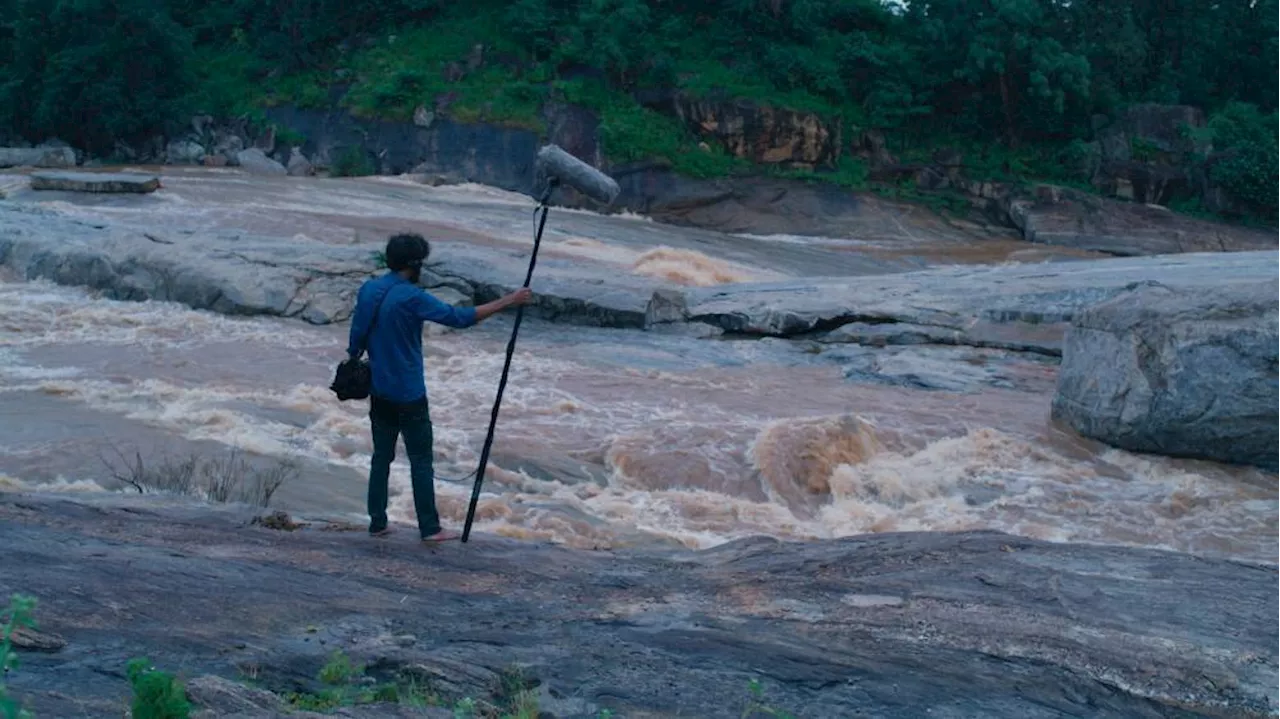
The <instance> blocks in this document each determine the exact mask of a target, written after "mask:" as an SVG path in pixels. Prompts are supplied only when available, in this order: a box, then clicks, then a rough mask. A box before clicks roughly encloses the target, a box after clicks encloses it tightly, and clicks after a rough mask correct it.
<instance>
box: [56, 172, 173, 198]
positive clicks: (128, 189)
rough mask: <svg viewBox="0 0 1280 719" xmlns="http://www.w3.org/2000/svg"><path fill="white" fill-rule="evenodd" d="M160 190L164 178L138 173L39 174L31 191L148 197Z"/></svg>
mask: <svg viewBox="0 0 1280 719" xmlns="http://www.w3.org/2000/svg"><path fill="white" fill-rule="evenodd" d="M159 188H160V178H158V177H156V176H155V175H144V174H141V173H136V172H52V171H49V172H36V173H32V175H31V189H33V190H48V191H61V192H101V193H130V194H143V195H145V194H147V193H151V192H155V191H156V190H158V189H159Z"/></svg>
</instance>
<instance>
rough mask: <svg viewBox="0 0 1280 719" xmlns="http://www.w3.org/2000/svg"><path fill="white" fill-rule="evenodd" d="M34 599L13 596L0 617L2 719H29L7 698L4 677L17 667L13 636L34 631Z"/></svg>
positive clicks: (0, 713) (28, 714)
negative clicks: (19, 632) (16, 633)
mask: <svg viewBox="0 0 1280 719" xmlns="http://www.w3.org/2000/svg"><path fill="white" fill-rule="evenodd" d="M35 609H36V600H35V597H28V596H26V595H23V594H14V595H13V596H12V597H10V598H9V609H8V610H7V611H6V612H5V613H4V614H3V615H0V716H3V718H4V719H29V717H30V716H31V714H30V713H29V712H27V711H26V710H25V709H23V708H22V707H21V706H19V705H18V703H17V702H16V701H14V700H13V698H11V697H10V696H9V690H8V689H7V688H6V687H5V681H4V679H5V677H6V676H8V674H9V670H10V669H13V668H14V667H16V666H18V655H17V653H16V652H14V651H13V634H14V632H16V631H18V630H19V629H35V627H36V621H35Z"/></svg>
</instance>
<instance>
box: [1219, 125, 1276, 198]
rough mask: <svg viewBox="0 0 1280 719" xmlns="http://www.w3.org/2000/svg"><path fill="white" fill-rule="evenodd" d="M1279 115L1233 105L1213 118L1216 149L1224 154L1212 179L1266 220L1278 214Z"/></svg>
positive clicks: (1220, 157)
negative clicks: (1277, 132)
mask: <svg viewBox="0 0 1280 719" xmlns="http://www.w3.org/2000/svg"><path fill="white" fill-rule="evenodd" d="M1276 127H1277V116H1276V113H1274V112H1272V113H1270V114H1268V115H1263V114H1262V113H1260V112H1259V111H1258V108H1256V107H1254V106H1253V105H1248V104H1245V103H1239V102H1233V103H1230V104H1228V105H1227V106H1226V107H1225V108H1223V109H1222V111H1221V112H1218V113H1217V114H1215V115H1213V116H1212V117H1211V118H1209V128H1208V129H1209V134H1210V138H1211V139H1212V141H1213V149H1214V150H1215V151H1216V152H1219V153H1221V155H1220V156H1219V157H1218V158H1217V159H1216V161H1215V162H1214V163H1213V165H1212V167H1211V168H1210V170H1209V179H1210V180H1211V181H1212V182H1214V183H1215V184H1217V185H1219V186H1221V187H1222V188H1223V189H1225V190H1226V191H1227V192H1229V193H1231V195H1232V196H1233V197H1235V198H1237V199H1239V200H1241V201H1243V202H1245V203H1248V204H1249V205H1252V206H1253V208H1254V209H1255V211H1256V212H1257V213H1258V214H1260V215H1262V216H1263V217H1266V218H1270V219H1273V220H1274V218H1275V215H1276V185H1277V179H1278V178H1277V168H1276V157H1277V146H1276Z"/></svg>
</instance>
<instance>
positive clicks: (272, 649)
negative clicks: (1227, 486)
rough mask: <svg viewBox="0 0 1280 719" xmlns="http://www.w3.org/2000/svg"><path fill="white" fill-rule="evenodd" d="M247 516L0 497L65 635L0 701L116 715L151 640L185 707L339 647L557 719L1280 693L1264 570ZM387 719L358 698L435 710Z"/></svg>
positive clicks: (24, 582) (1051, 710) (261, 700)
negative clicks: (369, 530)
mask: <svg viewBox="0 0 1280 719" xmlns="http://www.w3.org/2000/svg"><path fill="white" fill-rule="evenodd" d="M253 515H254V513H253V512H252V511H250V510H249V509H247V508H240V507H235V506H222V507H212V506H208V505H199V504H190V503H186V502H183V501H181V500H173V499H165V498H164V497H161V496H154V495H149V496H145V497H139V496H132V495H76V496H74V497H71V496H67V495H62V496H57V495H40V494H11V493H3V492H0V541H2V542H3V546H4V547H5V558H4V561H5V564H4V572H3V573H0V592H5V593H8V592H13V591H21V592H23V593H27V594H31V595H33V596H35V597H37V599H38V600H39V605H38V607H37V618H38V620H39V621H40V625H41V628H42V629H43V630H47V631H50V632H55V633H57V634H58V635H60V636H62V637H64V638H65V640H66V645H65V647H63V648H61V649H60V650H58V651H57V652H54V653H27V652H23V653H22V663H21V665H20V666H19V667H18V668H17V669H16V670H15V671H13V672H11V674H10V676H9V677H8V680H7V681H8V686H9V689H10V692H11V693H12V694H13V695H16V696H17V697H18V698H19V700H21V701H24V702H26V704H27V706H28V707H29V708H31V709H32V710H33V711H34V713H35V714H36V715H37V716H81V715H89V716H105V715H109V714H111V713H112V712H117V711H118V709H119V702H120V697H121V696H125V695H127V694H128V686H127V681H126V679H125V678H124V676H123V667H124V665H125V664H126V662H127V661H128V660H129V659H130V658H132V657H135V656H146V657H148V658H149V659H150V660H151V661H152V663H153V664H154V665H155V666H157V667H158V668H161V669H167V670H170V671H176V672H180V673H181V674H182V675H184V676H185V677H187V678H191V679H194V681H193V682H192V689H193V690H194V691H193V699H195V700H196V701H197V703H198V705H199V707H200V709H201V710H202V711H205V712H206V713H205V714H203V715H202V716H244V717H258V718H262V717H273V716H278V714H277V713H275V712H276V709H277V708H278V706H279V705H278V704H277V703H276V702H275V701H273V698H272V696H270V695H269V694H268V693H267V692H270V693H272V694H277V695H279V694H283V693H286V692H297V691H302V692H317V691H320V690H321V689H323V688H324V686H323V685H321V684H320V683H319V682H318V681H317V680H316V676H317V674H318V672H319V670H320V668H321V666H322V665H324V663H325V662H326V661H327V660H328V659H329V657H330V656H331V654H332V652H333V651H334V650H336V649H341V650H342V651H343V652H345V653H346V654H347V655H348V656H350V657H351V659H352V660H353V661H354V662H355V663H358V664H362V665H365V666H367V667H369V674H370V675H375V676H377V677H382V678H385V677H394V676H412V677H415V678H419V679H421V680H423V681H426V682H429V683H428V685H427V686H426V688H427V689H429V690H432V691H434V692H436V693H438V695H439V696H440V698H441V700H442V701H443V702H445V705H446V706H452V705H453V702H456V701H457V700H458V699H461V698H462V697H472V698H475V699H477V700H481V701H484V700H492V698H493V697H494V695H495V692H496V691H500V689H501V688H500V687H499V686H497V685H498V684H500V683H501V681H500V679H499V678H500V677H501V676H502V674H503V672H504V671H505V670H509V669H512V668H516V667H518V668H519V669H520V671H521V673H522V674H523V676H524V677H526V678H528V679H530V680H532V681H534V682H536V685H537V689H536V691H537V692H538V693H539V694H540V696H541V697H542V699H541V701H540V706H539V709H540V710H541V711H542V712H546V714H540V716H552V717H584V718H585V717H596V716H599V715H600V713H601V710H604V709H609V710H611V711H612V712H613V713H614V715H616V716H628V717H631V716H697V717H707V718H708V719H718V718H720V717H740V716H743V715H744V709H745V708H746V707H747V703H748V701H749V699H750V694H749V692H748V684H749V682H751V681H752V680H756V681H759V683H760V685H761V687H762V689H763V693H764V701H763V703H764V704H767V705H770V706H772V707H775V708H776V709H779V710H784V711H788V712H790V713H792V714H794V715H795V716H797V717H806V718H814V719H817V718H825V717H843V716H855V715H868V716H883V717H915V716H926V715H929V716H950V717H976V716H982V717H993V718H996V719H1001V718H1004V717H1008V718H1010V719H1025V718H1026V717H1043V718H1046V719H1047V718H1050V717H1071V716H1086V715H1087V716H1090V717H1126V718H1129V717H1153V718H1154V717H1171V716H1172V717H1192V716H1219V717H1264V716H1272V715H1274V713H1275V711H1276V691H1277V686H1276V666H1277V653H1276V645H1277V622H1276V617H1277V615H1278V614H1280V610H1278V607H1277V600H1276V591H1275V587H1276V582H1277V574H1276V568H1275V567H1274V566H1256V565H1250V564H1246V563H1242V562H1233V561H1225V560H1213V559H1205V558H1200V557H1194V556H1190V555H1184V554H1175V553H1170V552H1161V551H1155V550H1144V549H1131V548H1120V547H1105V546H1091V545H1073V544H1053V543H1045V542H1040V541H1036V540H1031V539H1023V538H1018V537H1012V536H1008V535H1004V534H1000V533H996V532H962V533H891V534H878V535H867V536H864V537H858V538H850V539H841V540H833V541H825V542H805V543H784V542H779V541H776V540H771V539H763V538H754V539H745V540H740V541H736V542H732V543H730V544H727V545H723V546H721V547H718V548H716V549H712V550H708V551H702V552H693V551H686V550H659V549H653V550H624V551H615V552H589V551H575V550H568V549H563V548H557V547H554V546H548V545H546V544H541V543H536V542H522V541H515V540H510V539H504V538H501V537H492V536H484V535H477V536H476V537H475V539H474V541H472V542H471V543H469V544H467V545H459V544H456V543H455V544H453V545H452V546H441V547H438V548H434V549H425V548H423V547H421V546H418V542H417V541H416V537H415V536H414V533H413V532H412V531H405V532H402V533H400V534H399V535H393V537H392V538H391V539H389V540H382V541H373V540H370V539H368V538H367V537H365V536H364V532H363V531H361V530H362V529H363V528H362V527H357V528H355V529H354V530H353V531H332V530H340V529H341V528H342V525H340V524H328V523H326V522H324V521H323V519H322V518H306V519H307V520H308V522H309V524H310V526H309V527H308V528H304V529H301V530H298V531H294V532H279V531H273V530H270V529H266V528H263V527H260V526H254V525H252V524H251V520H252V517H253ZM326 530H327V531H326ZM397 536H398V537H399V538H398V539H397V538H396V537H397ZM160 598H162V599H163V601H158V599H160ZM20 651H21V650H20ZM211 676H214V677H221V678H222V679H223V680H222V681H219V680H217V679H213V678H210V677H211ZM245 677H252V678H253V684H254V685H255V686H256V687H257V689H258V690H251V689H247V688H245V689H239V688H237V687H236V686H235V684H236V683H239V682H241V681H243V678H245ZM262 690H266V691H262ZM359 709H360V707H356V708H355V709H354V710H352V711H355V710H359ZM400 711H401V712H403V713H396V711H395V710H394V709H391V708H387V710H386V711H384V712H383V713H377V714H363V713H360V714H357V713H352V714H348V716H433V715H431V714H414V713H412V711H411V710H408V709H405V708H401V709H400Z"/></svg>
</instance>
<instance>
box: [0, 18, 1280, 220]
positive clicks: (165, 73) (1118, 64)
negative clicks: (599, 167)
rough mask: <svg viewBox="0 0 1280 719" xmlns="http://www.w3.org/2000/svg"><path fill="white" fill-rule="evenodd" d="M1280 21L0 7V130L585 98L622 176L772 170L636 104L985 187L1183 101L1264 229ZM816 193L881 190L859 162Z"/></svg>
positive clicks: (77, 130) (82, 142)
mask: <svg viewBox="0 0 1280 719" xmlns="http://www.w3.org/2000/svg"><path fill="white" fill-rule="evenodd" d="M1277 15H1278V12H1277V0H1258V1H1257V2H1251V3H1218V2H1214V1H1213V0H1186V1H1185V2H1180V3H1174V4H1172V5H1170V4H1169V3H1167V2H1160V1H1157V0H1073V1H1072V2H1066V1H1065V0H948V1H947V2H942V1H941V0H912V1H911V2H905V3H901V2H887V1H885V0H698V1H696V2H695V1H693V0H475V1H474V2H469V3H461V4H460V3H449V2H444V0H252V1H251V0H225V1H224V2H218V3H214V2H210V1H209V0H0V56H3V57H6V58H12V59H13V61H12V62H11V63H10V64H9V66H8V67H7V68H6V69H7V72H6V74H5V76H4V77H0V135H4V134H6V133H9V134H13V135H17V136H20V137H24V138H27V139H30V140H32V141H41V140H44V139H48V138H49V137H53V136H57V137H59V138H61V139H64V140H67V141H69V142H71V143H72V144H74V145H77V146H79V147H82V148H84V149H87V150H89V151H90V152H94V153H100V154H101V153H110V152H111V151H112V150H113V148H114V147H115V145H116V142H117V141H121V142H125V143H130V142H136V141H140V140H145V139H147V138H149V137H152V136H154V135H156V134H157V133H161V132H163V131H164V130H166V129H169V130H171V129H175V128H179V127H182V126H183V125H184V123H185V122H186V119H187V118H189V117H190V116H191V115H192V114H194V113H197V112H204V113H210V114H213V115H217V116H229V115H236V116H248V117H249V118H251V119H254V118H260V117H261V110H262V108H264V107H267V106H270V105H273V104H282V103H291V104H296V105H299V106H302V107H309V108H322V107H329V106H330V105H331V104H333V103H337V104H338V105H339V106H342V107H345V108H348V109H349V110H350V111H351V112H353V113H355V114H357V115H360V116H364V117H376V118H383V119H389V120H399V121H408V120H410V119H411V118H413V117H414V113H415V111H416V110H417V109H418V108H423V110H424V112H427V113H432V114H434V115H444V116H448V117H451V118H453V119H455V120H458V121H461V122H478V121H483V122H487V123H494V124H499V125H508V126H515V127H524V128H529V129H533V130H536V131H544V130H545V129H546V128H545V119H544V114H543V107H544V106H545V103H547V102H548V101H567V102H572V103H577V104H581V105H584V106H586V107H589V108H591V109H593V110H595V111H596V112H597V113H598V114H599V116H600V118H601V138H602V142H603V145H604V148H605V151H606V152H607V153H608V155H609V156H610V157H611V158H612V159H613V160H615V161H620V162H627V161H632V160H657V161H663V162H666V163H669V164H670V165H671V166H672V167H673V168H675V169H676V170H677V171H679V172H681V173H684V174H687V175H690V176H695V177H711V176H723V175H727V174H732V173H738V172H745V171H751V170H754V169H756V168H752V167H750V166H749V165H748V164H747V163H745V162H744V161H742V160H740V159H738V158H735V157H732V156H730V155H729V154H728V153H727V152H725V150H724V149H723V148H722V147H721V146H719V144H718V143H716V142H715V141H714V140H708V141H707V142H706V143H705V144H704V143H703V142H700V140H699V138H697V137H696V136H695V135H694V134H693V133H692V132H691V130H690V128H688V127H685V126H683V125H682V124H680V123H679V122H677V121H676V120H675V119H673V118H671V117H668V116H666V115H663V114H660V113H658V112H655V111H654V110H653V109H651V108H649V107H646V106H644V105H643V104H641V102H639V101H638V100H637V97H638V96H639V95H640V94H641V93H643V92H644V91H648V90H654V89H673V88H674V89H680V90H683V91H685V92H687V93H689V94H691V95H694V96H697V97H712V96H719V97H726V98H740V99H747V100H753V101H756V102H759V103H763V104H767V105H770V106H773V107H779V108H789V109H794V110H799V111H805V112H812V113H817V114H818V115H820V116H821V117H822V118H824V119H825V120H826V122H827V123H828V124H834V125H838V126H840V127H841V129H842V130H843V131H844V132H843V136H844V138H845V139H846V140H848V139H849V138H852V137H854V135H855V133H857V132H861V131H864V130H879V131H881V132H882V133H883V134H884V136H885V137H886V139H887V141H888V145H889V150H890V151H891V152H893V153H894V154H895V155H896V156H897V157H898V158H899V159H901V160H903V161H911V160H913V159H918V158H922V157H928V156H930V155H931V154H932V153H933V152H934V151H935V150H937V149H938V148H942V147H947V148H953V149H957V150H959V151H960V152H962V153H963V155H964V158H965V164H966V169H967V171H968V172H969V173H970V174H971V175H974V176H977V177H979V178H982V179H1001V178H1008V179H1015V180H1023V179H1048V180H1053V181H1064V182H1066V181H1072V180H1073V179H1078V178H1080V177H1081V173H1080V172H1079V170H1078V168H1079V167H1081V166H1082V165H1083V164H1084V163H1085V161H1086V160H1087V159H1088V158H1087V155H1088V150H1087V148H1086V146H1085V145H1084V141H1085V140H1089V139H1091V138H1092V133H1093V129H1092V127H1091V119H1092V118H1093V117H1094V116H1095V115H1097V114H1099V113H1101V114H1112V115H1114V113H1116V112H1117V111H1119V110H1122V109H1124V108H1125V107H1127V106H1130V105H1133V104H1135V103H1145V102H1154V103H1165V104H1174V103H1177V104H1188V105H1194V106H1197V107H1201V108H1204V109H1205V110H1206V111H1207V112H1208V113H1209V114H1210V117H1211V120H1210V122H1209V127H1208V128H1207V129H1206V132H1209V133H1211V135H1212V139H1213V141H1212V147H1213V149H1214V150H1215V151H1216V152H1224V151H1225V154H1223V155H1222V156H1220V157H1218V158H1216V159H1215V161H1214V162H1213V164H1212V165H1211V166H1210V167H1208V168H1207V171H1208V173H1209V177H1210V178H1211V179H1213V180H1214V182H1215V183H1217V184H1218V186H1220V187H1222V188H1224V189H1225V190H1226V191H1228V192H1229V193H1230V194H1231V195H1232V196H1233V198H1235V199H1236V200H1238V201H1239V202H1241V203H1243V204H1244V205H1247V206H1248V208H1250V209H1251V211H1252V212H1254V213H1255V214H1258V215H1261V216H1267V215H1268V214H1270V215H1274V212H1275V208H1276V204H1277V203H1276V186H1277V182H1276V150H1275V147H1276V142H1275V137H1276V126H1277V116H1276V93H1275V78H1276V75H1277V64H1276V58H1277ZM1132 150H1133V156H1134V157H1135V158H1137V159H1143V158H1151V157H1154V148H1152V147H1147V146H1142V145H1141V144H1139V146H1137V147H1133V148H1132ZM845 154H847V153H845ZM1202 159H1203V158H1202ZM339 164H341V170H342V173H343V174H365V173H368V172H372V171H373V169H374V168H373V167H372V163H370V162H369V161H368V158H367V157H362V156H358V155H357V154H352V155H351V156H350V157H348V158H346V159H343V160H341V161H340V163H339ZM804 176H805V177H807V178H810V179H820V180H822V181H827V182H836V183H838V184H840V185H844V186H849V187H863V186H865V185H866V182H867V180H866V175H865V167H863V166H861V165H860V164H859V163H858V162H857V161H855V160H854V159H852V158H847V157H846V158H845V159H842V160H840V161H839V167H838V168H836V169H835V170H834V171H832V170H824V171H820V172H817V173H811V174H808V175H804Z"/></svg>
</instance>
